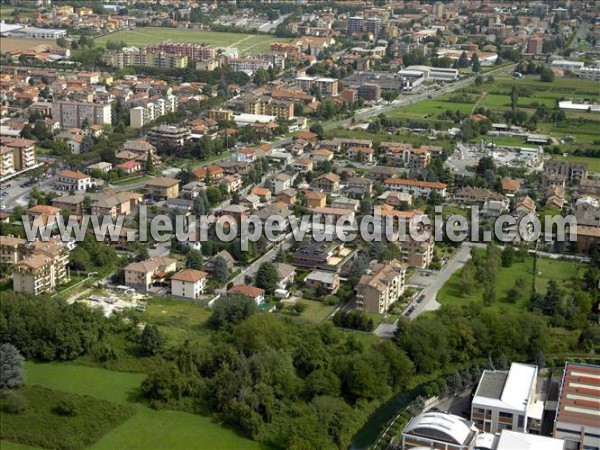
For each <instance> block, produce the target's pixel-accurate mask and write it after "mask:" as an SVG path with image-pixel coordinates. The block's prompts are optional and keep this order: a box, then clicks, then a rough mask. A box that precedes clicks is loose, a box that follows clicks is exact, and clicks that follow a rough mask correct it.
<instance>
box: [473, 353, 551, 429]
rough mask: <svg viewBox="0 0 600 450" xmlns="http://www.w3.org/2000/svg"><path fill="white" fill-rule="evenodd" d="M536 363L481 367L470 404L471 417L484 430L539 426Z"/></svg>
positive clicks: (542, 407) (539, 404)
mask: <svg viewBox="0 0 600 450" xmlns="http://www.w3.org/2000/svg"><path fill="white" fill-rule="evenodd" d="M537 375H538V368H537V366H533V365H529V364H521V363H512V364H511V366H510V370H484V372H483V374H482V375H481V379H480V380H479V385H478V386H477V390H476V391H475V396H474V397H473V402H472V404H471V420H473V422H475V424H476V425H477V426H478V427H480V428H481V429H482V430H483V431H485V432H488V433H499V432H500V431H502V430H512V431H521V432H524V433H527V432H530V431H534V432H537V433H539V432H540V430H541V420H542V414H543V412H544V403H543V402H542V401H538V400H537V397H536V387H537Z"/></svg>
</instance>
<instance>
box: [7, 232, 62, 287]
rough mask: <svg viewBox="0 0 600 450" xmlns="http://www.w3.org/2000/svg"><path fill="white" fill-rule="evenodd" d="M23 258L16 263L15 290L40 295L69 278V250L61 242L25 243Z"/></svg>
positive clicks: (14, 271)
mask: <svg viewBox="0 0 600 450" xmlns="http://www.w3.org/2000/svg"><path fill="white" fill-rule="evenodd" d="M20 255H21V257H22V259H20V260H19V261H18V262H17V263H16V264H14V270H13V273H12V280H13V290H14V291H15V292H26V293H29V294H33V295H40V294H43V293H44V292H51V291H54V290H56V288H57V287H58V286H59V285H61V284H63V283H66V282H67V281H68V279H69V276H68V272H67V265H68V264H69V250H68V249H67V247H66V246H65V245H63V244H62V243H59V242H55V241H50V242H33V243H30V244H25V245H24V246H23V250H22V252H21V253H20Z"/></svg>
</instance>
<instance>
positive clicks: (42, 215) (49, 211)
mask: <svg viewBox="0 0 600 450" xmlns="http://www.w3.org/2000/svg"><path fill="white" fill-rule="evenodd" d="M27 216H28V217H29V220H30V221H31V223H32V224H33V225H35V226H38V227H40V228H42V227H45V226H46V225H48V223H51V224H52V225H53V226H54V225H56V223H57V221H58V220H59V219H60V217H61V210H60V209H59V208H56V207H54V206H48V205H36V206H32V207H31V208H29V209H28V210H27Z"/></svg>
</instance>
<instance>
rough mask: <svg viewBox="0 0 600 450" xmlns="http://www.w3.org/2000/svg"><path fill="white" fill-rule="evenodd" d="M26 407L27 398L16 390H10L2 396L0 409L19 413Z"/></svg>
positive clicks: (9, 412) (10, 412)
mask: <svg viewBox="0 0 600 450" xmlns="http://www.w3.org/2000/svg"><path fill="white" fill-rule="evenodd" d="M26 409H27V400H26V399H25V397H23V395H22V394H21V393H20V392H18V391H11V392H9V393H8V394H6V395H5V396H3V397H2V411H4V412H5V413H8V414H21V413H23V412H24V411H25V410H26Z"/></svg>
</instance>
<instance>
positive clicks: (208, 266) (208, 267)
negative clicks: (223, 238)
mask: <svg viewBox="0 0 600 450" xmlns="http://www.w3.org/2000/svg"><path fill="white" fill-rule="evenodd" d="M217 258H223V259H224V260H225V265H226V266H227V269H228V270H231V269H233V266H234V265H235V259H233V256H231V254H230V253H229V252H228V251H227V250H221V251H220V252H219V253H217V254H216V255H213V256H211V257H210V258H209V260H208V261H206V263H205V264H204V271H205V272H208V273H212V272H213V270H214V268H215V260H216V259H217Z"/></svg>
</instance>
